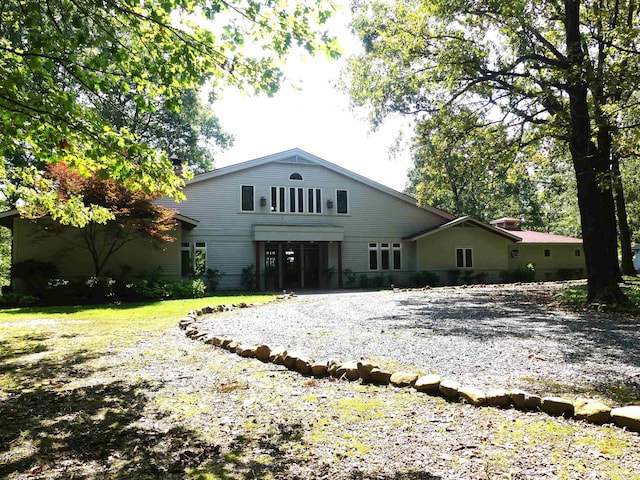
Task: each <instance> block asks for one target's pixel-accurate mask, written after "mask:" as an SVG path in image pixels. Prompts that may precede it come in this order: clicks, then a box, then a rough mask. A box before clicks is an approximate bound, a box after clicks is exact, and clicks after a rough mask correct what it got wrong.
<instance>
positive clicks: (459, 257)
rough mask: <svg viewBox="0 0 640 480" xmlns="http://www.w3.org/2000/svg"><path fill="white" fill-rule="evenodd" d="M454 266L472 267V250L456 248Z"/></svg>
mask: <svg viewBox="0 0 640 480" xmlns="http://www.w3.org/2000/svg"><path fill="white" fill-rule="evenodd" d="M456 267H458V268H473V250H472V249H471V248H456Z"/></svg>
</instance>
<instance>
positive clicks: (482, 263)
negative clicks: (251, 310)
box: [0, 149, 584, 290]
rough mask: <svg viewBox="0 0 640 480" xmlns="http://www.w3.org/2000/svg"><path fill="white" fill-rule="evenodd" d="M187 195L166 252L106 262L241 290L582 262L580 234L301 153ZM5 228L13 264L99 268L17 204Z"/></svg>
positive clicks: (545, 272) (77, 271) (549, 269)
mask: <svg viewBox="0 0 640 480" xmlns="http://www.w3.org/2000/svg"><path fill="white" fill-rule="evenodd" d="M184 194H185V196H186V198H187V199H186V200H185V201H184V202H182V203H179V204H175V203H174V202H172V201H170V200H168V199H163V200H162V201H161V202H160V203H162V204H163V205H165V206H168V207H172V208H176V209H177V210H178V211H179V212H180V214H179V215H178V216H177V217H176V218H177V219H178V220H179V226H178V227H177V228H176V232H175V238H176V241H175V242H173V243H170V244H167V245H166V246H165V248H163V249H153V248H150V245H149V244H147V243H144V242H143V241H138V242H137V243H132V244H131V245H129V246H128V248H126V249H123V251H122V252H120V253H119V254H118V256H117V257H115V258H114V259H113V261H112V262H111V265H110V267H109V268H107V269H106V270H107V271H109V270H111V271H116V270H117V267H118V265H120V264H121V263H127V264H129V265H130V266H132V267H133V268H134V270H135V271H138V272H140V271H142V270H146V269H151V268H154V267H157V266H161V267H162V269H163V271H164V273H165V274H167V275H169V276H172V277H179V276H181V275H182V274H186V273H187V272H189V271H193V270H194V269H195V270H196V271H201V272H202V271H204V270H206V268H212V269H217V270H219V271H220V272H222V273H224V276H223V277H222V281H221V283H220V288H239V287H240V282H241V275H242V271H243V269H245V268H246V267H250V266H253V267H254V269H255V274H256V277H257V279H258V280H259V286H260V288H261V289H265V288H266V289H270V290H281V289H287V290H290V289H294V290H295V289H301V288H336V287H342V286H345V284H346V283H347V281H348V280H353V278H356V279H358V283H357V284H356V285H359V281H360V278H361V277H367V278H371V279H372V280H374V281H375V282H378V283H381V284H383V285H389V284H390V283H395V284H399V285H401V284H407V283H409V281H410V279H411V277H412V276H413V275H414V274H415V273H416V272H421V271H429V272H432V273H434V274H436V275H438V277H439V278H440V280H441V281H442V282H443V283H447V282H448V281H451V279H455V278H460V279H471V278H472V277H471V275H472V274H473V275H475V278H476V280H480V279H481V280H483V281H490V282H497V281H500V279H501V273H503V272H505V271H507V270H510V269H515V268H517V267H519V266H526V265H527V264H529V263H534V264H535V265H536V271H537V279H539V280H546V279H553V278H557V277H558V273H559V272H558V271H559V270H562V269H573V270H575V269H578V268H584V255H583V254H582V241H581V240H578V239H567V237H558V236H555V235H548V234H542V233H537V232H524V231H520V230H515V228H516V227H517V223H518V222H519V220H517V219H500V220H499V221H496V222H497V223H496V224H495V225H487V224H485V223H482V222H480V221H478V220H475V219H472V218H470V217H460V218H455V217H454V216H453V215H451V214H449V213H447V212H444V211H442V210H439V209H436V208H431V207H418V206H417V202H416V200H415V199H413V198H411V197H409V196H407V195H405V194H403V193H400V192H397V191H395V190H393V189H390V188H388V187H386V186H384V185H381V184H379V183H377V182H374V181H372V180H369V179H367V178H365V177H363V176H361V175H358V174H356V173H353V172H351V171H349V170H346V169H344V168H342V167H340V166H338V165H335V164H332V163H329V162H327V161H325V160H322V159H320V158H318V157H316V156H313V155H311V154H309V153H306V152H304V151H302V150H299V149H294V150H289V151H286V152H282V153H278V154H275V155H270V156H267V157H262V158H259V159H256V160H251V161H248V162H244V163H240V164H236V165H231V166H228V167H223V168H220V169H216V170H213V171H211V172H208V173H204V174H201V175H198V176H196V177H195V178H194V179H193V180H190V181H188V182H187V185H186V187H185V189H184ZM506 220H511V223H509V222H506ZM492 223H495V222H492ZM0 225H4V226H9V227H10V228H12V230H13V236H14V251H13V263H16V262H19V261H22V260H26V259H29V258H35V259H38V260H50V261H54V262H55V263H56V264H57V265H58V267H59V269H60V271H61V275H62V276H65V275H66V276H81V275H90V274H91V272H90V271H89V270H90V269H89V270H88V269H87V266H88V265H87V263H89V262H87V258H83V257H82V255H84V253H82V252H79V251H78V250H77V249H76V250H74V249H72V248H70V247H69V245H68V243H66V244H65V242H63V241H62V240H60V239H56V238H47V239H46V241H43V238H42V235H41V234H36V233H37V232H38V231H39V229H37V228H36V227H34V225H33V224H32V222H30V221H28V220H24V219H20V218H19V217H18V216H17V212H15V211H13V212H5V213H4V214H0ZM345 272H346V273H347V274H348V278H346V277H345ZM456 272H457V273H456ZM452 273H453V275H452ZM560 273H561V272H560ZM478 274H480V276H479V277H478Z"/></svg>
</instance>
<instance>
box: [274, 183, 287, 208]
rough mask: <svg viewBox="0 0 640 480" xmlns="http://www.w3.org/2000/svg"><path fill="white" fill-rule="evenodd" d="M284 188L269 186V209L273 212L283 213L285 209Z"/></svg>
mask: <svg viewBox="0 0 640 480" xmlns="http://www.w3.org/2000/svg"><path fill="white" fill-rule="evenodd" d="M284 197H285V188H284V187H271V211H272V212H274V213H284V211H285V201H284Z"/></svg>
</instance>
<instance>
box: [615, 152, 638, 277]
mask: <svg viewBox="0 0 640 480" xmlns="http://www.w3.org/2000/svg"><path fill="white" fill-rule="evenodd" d="M611 170H612V174H613V195H614V197H615V201H616V211H617V213H618V234H619V235H620V250H621V252H622V274H623V275H635V274H636V269H635V267H634V266H633V252H632V250H631V232H630V230H629V222H628V221H627V204H626V201H625V198H624V189H623V187H622V174H621V172H620V155H619V154H617V153H614V154H613V155H612V157H611Z"/></svg>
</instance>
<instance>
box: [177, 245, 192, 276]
mask: <svg viewBox="0 0 640 480" xmlns="http://www.w3.org/2000/svg"><path fill="white" fill-rule="evenodd" d="M180 271H181V273H182V276H183V277H186V276H188V275H189V274H190V273H191V245H190V244H189V242H182V244H181V248H180Z"/></svg>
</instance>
